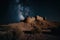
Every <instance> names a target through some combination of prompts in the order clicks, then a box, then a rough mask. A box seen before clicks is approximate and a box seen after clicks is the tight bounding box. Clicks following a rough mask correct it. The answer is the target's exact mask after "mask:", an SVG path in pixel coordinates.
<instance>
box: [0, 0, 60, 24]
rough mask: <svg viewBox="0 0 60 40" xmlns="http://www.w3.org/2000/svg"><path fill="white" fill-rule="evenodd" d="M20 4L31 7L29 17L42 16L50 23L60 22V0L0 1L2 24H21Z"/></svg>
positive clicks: (0, 19)
mask: <svg viewBox="0 0 60 40" xmlns="http://www.w3.org/2000/svg"><path fill="white" fill-rule="evenodd" d="M18 4H22V5H23V7H29V9H30V13H29V14H28V15H29V16H35V15H40V16H43V17H46V18H47V19H48V20H50V21H59V22H60V1H59V0H20V2H19V3H18V2H16V0H0V24H6V23H13V22H19V21H20V19H19V16H18V15H19V14H18Z"/></svg>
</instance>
